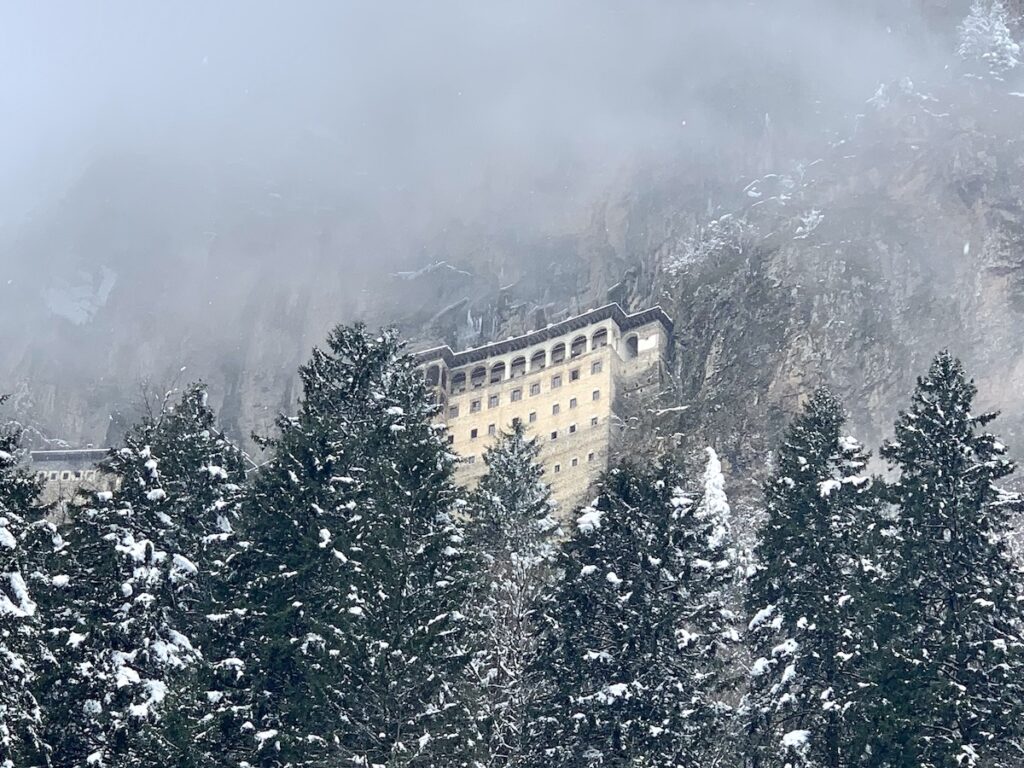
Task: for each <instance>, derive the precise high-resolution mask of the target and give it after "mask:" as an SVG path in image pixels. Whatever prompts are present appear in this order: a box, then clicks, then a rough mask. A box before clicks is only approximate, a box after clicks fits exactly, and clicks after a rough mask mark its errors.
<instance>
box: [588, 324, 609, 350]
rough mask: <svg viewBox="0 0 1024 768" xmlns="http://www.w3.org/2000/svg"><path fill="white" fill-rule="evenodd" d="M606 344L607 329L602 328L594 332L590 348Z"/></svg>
mask: <svg viewBox="0 0 1024 768" xmlns="http://www.w3.org/2000/svg"><path fill="white" fill-rule="evenodd" d="M607 346H608V329H607V328H602V329H600V330H599V331H596V332H595V333H594V338H593V339H592V340H591V342H590V348H591V349H600V348H601V347H607Z"/></svg>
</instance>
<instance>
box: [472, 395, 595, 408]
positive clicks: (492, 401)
mask: <svg viewBox="0 0 1024 768" xmlns="http://www.w3.org/2000/svg"><path fill="white" fill-rule="evenodd" d="M498 397H499V396H498V395H491V396H490V397H488V398H487V407H488V408H497V407H498ZM594 399H595V400H596V399H597V398H596V397H595V398H594Z"/></svg>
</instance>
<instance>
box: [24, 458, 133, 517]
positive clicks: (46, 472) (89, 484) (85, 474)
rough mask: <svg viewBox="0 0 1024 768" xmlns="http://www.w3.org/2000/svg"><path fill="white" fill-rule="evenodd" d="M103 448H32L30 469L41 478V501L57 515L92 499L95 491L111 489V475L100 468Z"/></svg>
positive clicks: (64, 514) (112, 484) (112, 482)
mask: <svg viewBox="0 0 1024 768" xmlns="http://www.w3.org/2000/svg"><path fill="white" fill-rule="evenodd" d="M108 454H109V451H108V450H107V449H106V448H70V449H59V450H49V451H32V452H31V459H32V466H31V471H32V473H33V474H34V475H35V476H36V478H37V479H38V480H40V481H41V482H42V486H43V490H42V497H41V501H42V502H43V503H44V504H46V505H48V506H50V507H51V509H52V514H53V515H54V516H55V517H57V518H58V519H63V518H64V517H66V515H67V510H68V508H69V507H74V506H81V505H82V504H85V503H88V502H89V501H93V500H94V499H95V494H96V493H97V492H98V491H110V490H113V489H114V478H113V477H112V476H111V475H110V473H108V472H107V471H105V470H104V468H103V462H104V460H105V459H106V458H107V456H108Z"/></svg>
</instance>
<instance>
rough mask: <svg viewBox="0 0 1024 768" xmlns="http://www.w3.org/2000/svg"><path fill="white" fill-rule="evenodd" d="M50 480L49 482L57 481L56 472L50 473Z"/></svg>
mask: <svg viewBox="0 0 1024 768" xmlns="http://www.w3.org/2000/svg"><path fill="white" fill-rule="evenodd" d="M50 479H51V480H56V479H57V473H56V472H51V473H50Z"/></svg>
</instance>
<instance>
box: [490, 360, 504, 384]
mask: <svg viewBox="0 0 1024 768" xmlns="http://www.w3.org/2000/svg"><path fill="white" fill-rule="evenodd" d="M504 379H505V363H495V364H494V365H493V366H492V367H491V384H498V383H500V382H501V381H503V380H504Z"/></svg>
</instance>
